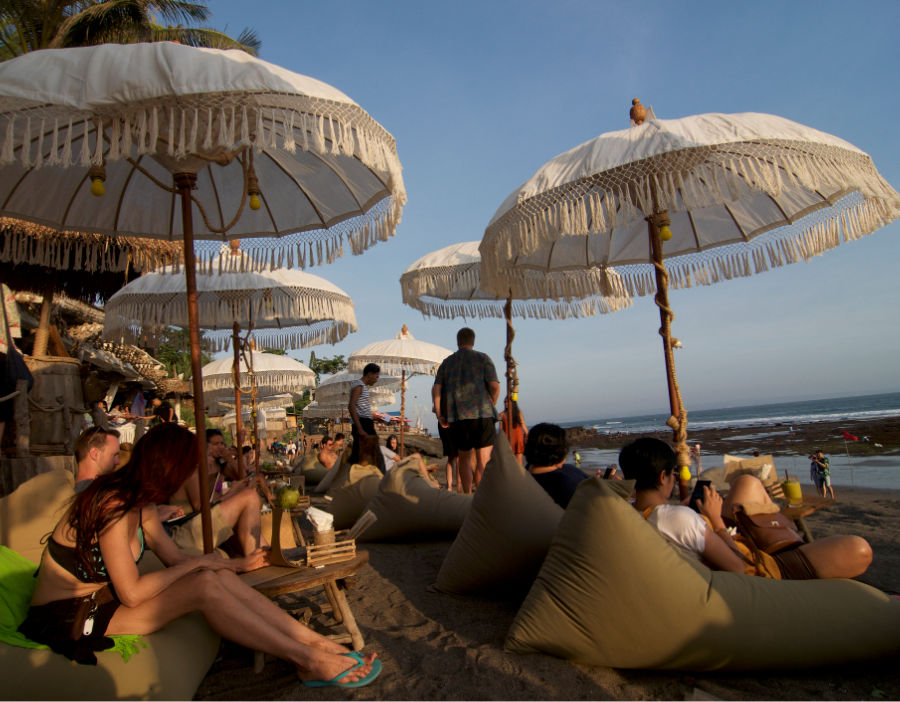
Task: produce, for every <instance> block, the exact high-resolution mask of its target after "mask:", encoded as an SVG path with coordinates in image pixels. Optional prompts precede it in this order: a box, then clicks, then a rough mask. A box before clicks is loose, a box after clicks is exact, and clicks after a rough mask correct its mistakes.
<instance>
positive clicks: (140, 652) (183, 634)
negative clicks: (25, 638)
mask: <svg viewBox="0 0 900 702" xmlns="http://www.w3.org/2000/svg"><path fill="white" fill-rule="evenodd" d="M72 486H73V479H72V474H71V473H69V472H68V471H66V470H61V469H58V470H54V471H50V472H47V473H42V474H41V475H38V476H36V477H34V478H32V479H31V480H29V481H27V482H26V483H24V484H23V485H21V486H20V487H19V488H18V489H17V490H16V491H15V492H13V493H12V494H10V495H7V496H6V497H4V498H2V499H0V543H2V544H3V545H4V546H8V547H9V548H10V549H13V551H14V552H15V553H13V552H5V553H3V554H0V556H2V557H0V568H3V569H5V570H6V571H7V572H6V575H5V576H4V577H2V578H0V628H2V629H3V632H2V633H3V637H4V639H6V638H7V637H8V638H16V634H17V632H16V629H17V628H18V625H19V623H20V622H21V621H22V619H24V616H25V610H24V608H23V604H24V603H23V602H22V600H21V597H17V596H16V592H17V591H20V588H17V587H16V586H17V585H21V584H22V583H24V582H25V581H27V580H29V579H30V580H31V581H32V582H33V580H34V579H33V578H32V575H31V571H33V567H32V566H30V565H29V564H28V562H27V561H31V563H32V564H36V563H37V562H39V561H40V558H41V553H42V552H43V546H42V545H41V543H40V541H41V538H42V537H43V536H45V535H47V534H49V533H50V532H51V531H52V530H53V528H54V527H55V525H56V523H57V522H58V521H59V519H60V518H61V517H62V514H63V512H64V511H65V509H66V507H67V506H68V503H69V500H70V499H71V498H72V495H73V492H72ZM17 554H18V555H17ZM23 557H24V558H23ZM26 559H27V561H26ZM153 563H156V564H157V565H158V566H159V565H160V564H159V561H158V560H157V559H156V558H155V557H154V556H153V554H152V553H150V552H148V553H146V554H145V555H144V558H142V559H141V570H142V571H144V570H145V569H146V568H147V567H150V566H151V564H153ZM29 569H30V570H29ZM32 586H33V585H32ZM29 598H30V596H29ZM218 650H219V637H218V636H217V635H216V634H215V633H213V631H212V630H211V629H210V628H209V626H208V625H207V624H206V621H205V620H204V619H203V617H202V616H201V615H199V614H197V613H194V614H192V615H190V616H187V617H180V618H179V619H176V620H175V621H173V622H171V623H170V624H168V625H167V626H166V627H164V628H163V629H161V630H160V631H157V632H156V633H154V634H149V635H146V636H142V637H140V640H139V641H138V642H137V644H136V646H135V652H134V653H133V654H132V655H131V656H130V658H129V660H128V661H127V662H126V661H125V660H124V659H123V657H122V655H120V653H118V652H117V651H113V650H111V651H103V652H101V653H98V654H97V660H98V664H97V665H96V666H91V665H80V664H78V663H74V662H73V661H70V660H68V659H67V658H65V657H64V656H62V655H60V654H58V653H54V652H53V651H51V650H49V649H47V648H41V649H35V648H22V647H20V646H15V645H11V644H7V643H0V680H3V692H2V696H3V698H4V699H23V700H24V699H39V700H54V699H64V700H72V699H88V700H103V699H164V700H176V699H191V698H192V697H193V696H194V693H195V692H196V691H197V687H198V686H199V685H200V682H201V681H202V680H203V677H204V676H205V675H206V671H207V670H208V669H209V666H210V665H211V664H212V662H213V660H214V659H215V656H216V654H217V653H218Z"/></svg>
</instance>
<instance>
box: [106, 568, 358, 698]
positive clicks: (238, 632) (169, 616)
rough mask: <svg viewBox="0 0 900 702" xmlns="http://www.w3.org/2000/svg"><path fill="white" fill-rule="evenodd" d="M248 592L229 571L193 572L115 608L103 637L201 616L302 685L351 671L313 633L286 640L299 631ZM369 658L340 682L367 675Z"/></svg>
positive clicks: (149, 629)
mask: <svg viewBox="0 0 900 702" xmlns="http://www.w3.org/2000/svg"><path fill="white" fill-rule="evenodd" d="M241 589H243V591H242V592H241ZM247 591H250V592H252V588H250V587H249V586H247V585H244V584H243V583H242V582H241V581H240V580H238V579H237V578H236V577H235V576H234V574H233V573H231V572H229V571H225V570H220V571H212V570H209V569H203V570H198V571H194V572H193V573H191V574H189V575H187V576H185V577H183V578H181V579H179V580H177V581H176V582H175V583H173V584H172V585H171V586H169V587H168V588H166V589H165V590H163V591H162V592H161V593H160V594H159V595H157V596H156V597H154V598H152V599H150V600H147V601H146V602H142V603H141V604H139V605H137V606H136V607H125V606H122V607H119V608H118V609H117V610H116V613H115V614H114V615H113V618H112V621H111V622H110V624H109V627H108V629H107V633H108V634H126V633H127V634H149V633H152V632H154V631H157V630H159V629H160V628H162V627H163V626H165V625H166V624H168V623H169V622H170V621H172V620H173V619H176V618H177V617H180V616H182V615H183V614H187V613H188V612H193V611H200V612H202V614H203V616H204V617H205V618H206V621H207V622H208V623H209V625H210V626H211V627H212V628H213V629H214V630H215V631H216V633H218V634H219V635H220V636H222V637H223V638H226V639H228V640H230V641H234V642H235V643H237V644H240V645H242V646H247V647H248V648H252V649H255V650H257V651H262V652H263V653H268V654H270V655H273V656H276V657H278V658H282V659H284V660H286V661H289V662H291V663H293V664H294V665H295V666H296V667H297V669H298V670H297V673H298V675H300V676H302V678H303V679H317V680H331V679H332V678H334V677H336V676H337V675H339V674H340V673H341V671H343V670H347V669H348V668H350V667H352V666H353V665H354V663H353V662H352V661H351V660H350V659H348V658H347V657H345V656H341V655H340V654H338V653H336V652H332V651H326V650H324V649H323V648H322V647H320V646H321V645H317V643H318V642H317V639H316V637H317V635H316V634H314V632H311V631H308V633H305V632H304V633H302V634H299V630H297V632H298V636H299V637H302V638H303V639H304V640H302V641H301V640H298V638H295V637H293V636H291V635H290V634H288V633H287V632H288V631H291V632H294V631H295V628H294V625H296V627H302V625H300V624H299V622H296V621H294V620H293V619H292V617H290V615H288V614H287V613H285V612H282V611H281V610H280V609H278V608H277V607H276V606H275V605H274V604H272V603H271V602H268V604H269V605H271V607H266V606H260V605H261V602H260V601H259V600H258V599H256V598H251V596H250V595H249V594H248V592H247ZM236 592H241V596H240V597H239V596H236V594H235V593H236ZM255 594H257V595H258V594H259V593H255ZM259 597H262V595H259ZM246 598H251V599H249V600H247V599H246ZM263 599H266V598H263ZM248 601H252V603H253V607H252V608H251V607H248V606H247V602H248ZM291 622H293V624H292V623H291ZM302 628H303V629H305V627H302ZM314 641H315V642H316V643H313V642H314ZM374 657H375V656H374V654H369V655H368V656H366V657H365V658H364V660H365V662H366V665H363V666H361V667H360V668H358V669H356V670H354V671H353V672H351V673H348V674H347V675H346V677H344V678H342V682H351V681H354V680H358V679H360V678H361V677H363V676H365V675H367V674H368V672H369V670H371V665H370V664H371V662H372V660H374Z"/></svg>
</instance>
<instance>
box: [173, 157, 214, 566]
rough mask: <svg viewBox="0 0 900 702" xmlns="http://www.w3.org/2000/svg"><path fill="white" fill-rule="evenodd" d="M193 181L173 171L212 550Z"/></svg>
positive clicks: (206, 543)
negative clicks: (180, 226) (179, 215)
mask: <svg viewBox="0 0 900 702" xmlns="http://www.w3.org/2000/svg"><path fill="white" fill-rule="evenodd" d="M196 184H197V174H196V173H176V174H175V187H176V188H177V190H178V194H179V196H180V198H181V222H182V229H183V230H184V274H185V284H186V287H187V303H188V333H189V336H190V340H191V376H192V377H191V380H192V382H193V385H194V424H195V425H196V437H195V438H196V442H197V455H198V457H199V464H200V465H199V466H198V473H197V477H198V479H199V482H200V519H201V524H202V527H203V551H204V553H212V551H213V547H214V544H213V542H212V516H211V514H210V509H209V496H210V492H209V475H208V474H207V470H208V469H207V460H206V410H205V408H204V407H203V371H202V364H201V362H200V315H199V312H198V308H197V261H196V259H195V257H194V220H193V213H192V212H191V190H192V189H193V188H194V186H195V185H196Z"/></svg>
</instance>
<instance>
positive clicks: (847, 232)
mask: <svg viewBox="0 0 900 702" xmlns="http://www.w3.org/2000/svg"><path fill="white" fill-rule="evenodd" d="M646 117H647V115H646V111H645V110H644V108H643V106H641V105H640V103H639V101H637V100H635V101H634V107H633V108H632V127H631V128H630V129H625V130H621V131H616V132H609V133H607V134H603V135H601V136H599V137H596V138H595V139H592V140H591V141H588V142H586V143H584V144H582V145H580V146H577V147H575V148H574V149H572V150H571V151H568V152H566V153H564V154H561V155H559V156H557V157H556V158H554V159H552V160H550V161H549V162H547V163H546V164H545V165H544V166H542V167H541V168H540V169H539V170H538V171H537V172H536V173H535V174H534V175H533V176H532V177H531V178H530V179H529V180H528V181H526V182H525V183H524V184H523V185H522V186H520V187H519V188H517V189H516V190H515V191H514V192H512V193H511V194H510V195H509V197H508V198H507V199H506V200H505V201H504V202H503V204H501V205H500V207H499V209H498V210H497V212H496V214H495V215H494V217H493V218H492V219H491V221H490V223H489V224H488V226H487V229H486V230H485V233H484V237H483V239H482V242H481V246H480V251H481V255H482V261H483V263H484V266H483V267H482V273H483V275H482V278H483V280H482V283H483V285H484V287H485V288H486V289H488V290H491V291H493V292H494V293H496V294H505V293H506V292H507V291H509V290H512V294H513V295H514V296H515V295H516V294H517V291H518V289H519V287H520V286H523V287H525V288H527V282H526V283H523V282H522V279H521V277H517V276H511V275H510V272H511V270H513V269H515V268H530V269H540V268H541V267H542V266H546V265H547V263H548V260H552V261H553V262H554V263H555V265H557V266H568V267H569V268H571V269H576V268H592V267H601V268H602V267H603V266H614V267H615V269H616V271H617V273H618V274H619V275H620V276H621V279H622V281H623V283H624V284H625V287H626V289H627V291H628V293H629V294H630V295H646V294H650V293H654V294H655V300H656V304H657V305H658V306H659V309H660V321H661V327H660V334H661V336H662V339H663V351H664V355H665V362H666V373H667V378H668V390H669V405H670V413H671V416H670V418H669V420H668V424H669V426H670V427H671V428H672V430H673V439H674V444H675V448H676V451H677V453H678V457H679V464H680V465H682V466H685V465H689V458H688V447H687V444H686V436H687V413H686V410H685V408H684V404H683V402H682V400H681V393H680V389H679V387H678V383H677V379H676V376H675V363H674V357H673V353H672V350H673V348H674V347H675V346H676V345H677V343H678V341H677V339H674V338H673V337H672V335H671V322H672V318H673V315H672V311H671V309H670V308H669V303H668V292H667V291H668V288H670V287H674V288H680V287H689V286H691V285H697V284H700V285H709V284H712V283H716V282H719V281H721V280H726V279H729V278H733V277H737V276H749V275H751V274H753V273H761V272H763V271H765V270H768V269H769V268H770V267H773V266H781V265H785V264H788V263H794V262H796V261H805V260H808V259H809V258H811V257H812V256H815V255H818V254H820V253H822V252H823V251H825V250H826V249H830V248H833V247H835V246H837V245H838V244H840V243H841V240H842V239H843V240H844V241H850V240H853V239H856V238H859V237H861V236H863V235H865V234H869V233H871V232H872V231H874V230H876V229H878V228H879V227H881V226H884V225H885V224H887V223H888V222H890V221H892V220H894V219H896V217H897V216H898V214H900V195H898V193H897V192H896V191H895V190H894V189H893V188H892V187H891V186H890V185H889V184H888V183H887V182H886V181H885V180H884V179H883V178H882V177H881V175H880V174H879V173H878V171H877V170H876V169H875V166H874V165H873V163H872V159H871V158H870V157H869V156H868V155H867V154H865V153H864V152H862V151H860V150H859V149H857V148H856V147H855V146H853V145H852V144H849V143H848V142H846V141H844V140H842V139H839V138H837V137H835V136H832V135H830V134H826V133H824V132H820V131H818V130H815V129H812V128H810V127H806V126H803V125H801V124H797V123H795V122H792V121H790V120H787V119H784V118H781V117H777V116H774V115H766V114H756V113H744V114H701V115H695V116H692V117H686V118H683V119H673V120H659V119H656V118H655V117H654V116H653V115H652V114H650V117H649V119H647V118H646ZM664 259H665V263H664V262H663V261H664ZM589 292H591V291H590V290H587V291H586V290H583V289H579V288H577V287H573V289H572V290H571V296H572V297H576V296H579V297H580V296H583V295H584V294H586V293H589ZM594 292H596V291H594Z"/></svg>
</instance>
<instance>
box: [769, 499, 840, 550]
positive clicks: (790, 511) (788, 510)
mask: <svg viewBox="0 0 900 702" xmlns="http://www.w3.org/2000/svg"><path fill="white" fill-rule="evenodd" d="M833 504H834V500H833V499H831V498H830V497H828V498H826V497H819V496H818V495H816V496H815V497H812V496H808V495H804V496H803V501H802V502H801V503H800V504H798V505H789V506H787V507H782V508H781V513H782V514H783V515H784V516H785V517H787V518H788V519H793V520H794V524H796V525H797V528H798V529H799V530H800V533H801V534H802V535H803V540H804V541H806V543H812V541H813V537H812V534H811V533H810V531H809V527H807V526H806V522H805V521H804V517H808V516H809V515H811V514H812V513H813V512H818V511H819V510H820V509H822V508H823V507H828V506H829V505H833Z"/></svg>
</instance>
